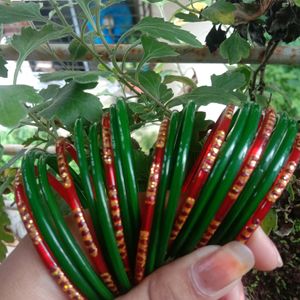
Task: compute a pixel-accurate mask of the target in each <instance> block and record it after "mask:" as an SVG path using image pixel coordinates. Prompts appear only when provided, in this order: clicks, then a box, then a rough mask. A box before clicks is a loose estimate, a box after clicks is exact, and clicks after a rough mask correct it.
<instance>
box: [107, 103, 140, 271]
mask: <svg viewBox="0 0 300 300" xmlns="http://www.w3.org/2000/svg"><path fill="white" fill-rule="evenodd" d="M116 114H117V112H116V107H115V105H112V106H111V107H110V124H111V138H112V148H113V157H114V163H115V171H116V179H117V188H118V195H119V198H120V208H121V216H122V223H123V227H124V235H125V241H126V245H127V249H128V256H129V259H130V262H131V265H132V269H133V264H134V261H135V257H134V254H135V251H136V245H137V239H138V236H137V235H134V230H133V228H135V222H134V220H133V219H131V217H130V212H129V205H130V204H129V203H128V202H129V199H128V197H127V191H126V181H125V179H126V174H125V172H124V169H123V166H122V160H121V155H120V153H121V147H120V143H121V142H120V136H119V130H118V123H117V115H116Z"/></svg>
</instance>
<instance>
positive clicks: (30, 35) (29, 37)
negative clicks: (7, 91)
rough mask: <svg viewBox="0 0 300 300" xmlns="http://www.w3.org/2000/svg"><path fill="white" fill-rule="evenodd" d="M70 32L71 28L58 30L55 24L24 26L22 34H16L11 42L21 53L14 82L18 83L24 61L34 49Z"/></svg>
mask: <svg viewBox="0 0 300 300" xmlns="http://www.w3.org/2000/svg"><path fill="white" fill-rule="evenodd" d="M69 33H70V28H64V29H61V30H58V29H57V28H55V27H54V26H53V25H45V26H44V27H42V28H41V29H40V30H35V29H33V28H31V27H26V28H22V31H21V35H14V36H13V38H12V41H11V44H12V46H13V47H14V48H15V49H16V50H17V51H18V53H19V58H18V61H17V65H16V70H15V75H14V83H16V80H17V75H18V73H19V71H20V68H21V65H22V63H23V62H24V60H25V59H26V57H27V56H28V55H29V54H30V53H31V52H32V51H34V50H35V49H36V48H38V47H39V46H40V45H42V44H44V43H46V42H48V41H50V40H55V39H59V38H62V37H64V36H67V35H68V34H69Z"/></svg>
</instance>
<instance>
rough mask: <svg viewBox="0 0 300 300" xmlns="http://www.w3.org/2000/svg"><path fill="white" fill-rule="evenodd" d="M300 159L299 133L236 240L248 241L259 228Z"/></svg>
mask: <svg viewBox="0 0 300 300" xmlns="http://www.w3.org/2000/svg"><path fill="white" fill-rule="evenodd" d="M299 160H300V134H297V137H296V139H295V142H294V145H293V149H292V152H291V154H290V155H289V158H288V160H287V162H286V163H285V165H284V166H283V167H282V169H281V171H280V173H279V175H278V176H277V178H276V180H275V181H274V183H273V185H272V187H271V189H270V190H269V192H268V194H267V195H266V196H265V197H264V199H263V200H262V201H261V202H260V204H259V206H258V207H257V209H256V210H255V212H254V214H253V215H252V217H251V218H250V219H249V220H248V222H247V223H246V225H245V226H244V228H243V229H242V230H241V232H240V233H239V234H238V236H237V238H236V240H237V241H240V242H242V243H246V242H247V241H248V240H249V238H250V237H251V235H252V234H253V232H254V231H255V230H256V229H257V228H258V226H259V225H260V223H261V221H262V220H263V219H264V218H265V216H266V215H267V213H268V212H269V210H270V209H271V207H272V205H273V204H274V203H275V202H276V201H277V200H278V198H279V197H280V196H281V194H282V193H283V191H284V190H285V188H286V186H287V185H288V183H289V181H290V180H291V178H292V176H293V174H294V172H295V170H296V168H297V165H298V163H299Z"/></svg>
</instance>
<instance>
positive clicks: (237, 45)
mask: <svg viewBox="0 0 300 300" xmlns="http://www.w3.org/2000/svg"><path fill="white" fill-rule="evenodd" d="M220 54H221V55H222V57H224V58H226V59H228V62H229V64H231V65H232V64H236V63H238V62H239V61H241V59H243V58H247V57H248V56H249V54H250V44H249V43H248V42H247V41H246V40H245V39H243V38H242V37H241V36H240V35H239V33H238V32H234V33H233V34H232V35H231V36H230V37H229V38H228V39H226V40H225V41H224V42H223V43H222V44H221V46H220Z"/></svg>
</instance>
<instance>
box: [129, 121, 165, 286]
mask: <svg viewBox="0 0 300 300" xmlns="http://www.w3.org/2000/svg"><path fill="white" fill-rule="evenodd" d="M168 127H169V119H164V120H163V121H162V123H161V125H160V130H159V133H158V137H157V141H156V144H155V151H154V156H153V161H152V164H151V167H150V174H149V179H148V186H147V191H146V196H145V199H144V201H143V204H144V205H143V208H142V218H141V221H142V223H141V229H140V234H139V241H138V246H137V254H136V264H135V277H134V279H135V282H136V283H139V282H140V281H141V280H142V279H143V278H144V275H145V266H146V261H147V256H148V247H149V242H150V233H151V229H152V223H153V217H154V210H155V203H156V197H157V192H158V187H159V183H160V176H161V170H162V166H163V161H164V154H165V147H166V139H167V132H168Z"/></svg>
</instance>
